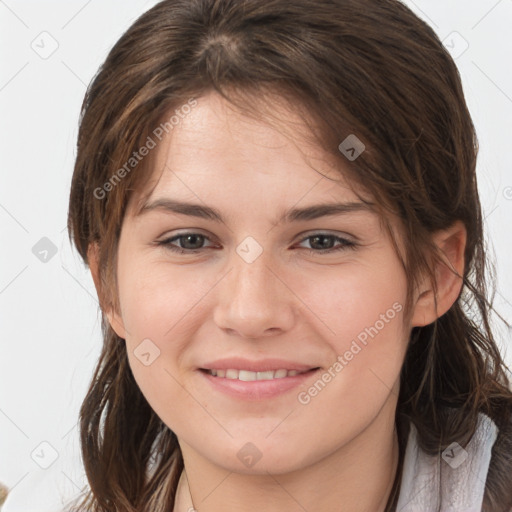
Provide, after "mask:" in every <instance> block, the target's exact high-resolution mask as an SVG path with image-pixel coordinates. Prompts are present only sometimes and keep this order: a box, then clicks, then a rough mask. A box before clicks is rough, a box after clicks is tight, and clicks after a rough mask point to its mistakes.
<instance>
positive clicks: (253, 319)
mask: <svg viewBox="0 0 512 512" xmlns="http://www.w3.org/2000/svg"><path fill="white" fill-rule="evenodd" d="M278 108H279V106H278V105H277V106H276V111H278ZM286 116H287V117H284V116H283V119H289V114H286ZM294 121H295V122H296V123H300V119H295V120H294ZM154 151H156V152H157V158H156V166H155V172H154V181H153V182H152V183H150V185H153V184H155V183H156V187H155V188H154V190H153V191H152V193H151V196H150V197H149V199H148V203H153V205H154V204H155V202H156V201H162V200H164V199H173V200H179V201H186V202H191V203H196V204H200V205H202V206H205V205H207V206H210V207H212V208H215V209H216V210H218V211H219V212H220V213H221V214H222V216H223V220H224V222H219V221H216V220H212V219H203V218H199V217H193V216H187V215H184V214H176V213H174V212H172V211H170V210H168V209H166V208H164V207H163V206H160V207H154V208H149V209H147V210H145V211H144V212H143V213H142V214H137V213H138V212H137V200H138V199H140V197H141V195H140V192H141V191H139V194H136V195H135V196H134V198H133V201H132V202H131V203H130V205H129V208H128V212H127V214H126V217H125V220H124V223H123V228H122V232H121V238H120V243H119V253H118V262H117V263H118V267H117V276H118V290H117V293H118V297H119V303H120V308H119V311H113V310H110V311H107V314H108V317H109V320H110V322H111V325H112V327H113V328H114V329H115V330H116V332H117V334H118V335H119V336H120V337H122V338H124V339H125V340H126V346H127V350H128V356H129V362H130V366H131V368H132V371H133V374H134V376H135V379H136V381H137V383H138V385H139V386H140V389H141V391H142V392H143V394H144V395H145V397H146V398H147V400H148V402H149V404H150V405H151V406H152V408H153V409H154V410H155V412H156V413H157V414H158V415H159V417H160V418H161V419H162V420H163V421H164V422H165V423H166V424H167V425H168V426H169V428H170V429H171V430H173V431H174V432H175V433H176V435H177V436H178V439H179V443H180V447H181V449H182V453H183V457H184V463H185V470H186V474H187V477H188V484H189V487H190V493H191V496H192V500H193V504H194V507H195V508H196V509H197V510H199V511H200V512H203V511H204V512H220V511H221V510H222V511H225V510H238V511H240V512H256V511H258V512H259V511H261V510H265V511H268V512H277V511H279V512H281V511H283V510H287V511H292V512H303V511H304V510H307V511H309V512H313V511H332V512H334V511H336V512H339V511H350V512H368V511H371V512H382V511H384V509H385V505H386V502H387V499H388V496H389V493H390V491H391V487H392V483H393V479H394V476H395V472H396V467H397V461H398V444H397V436H396V429H395V424H394V415H395V410H396V403H397V397H398V391H399V374H400V368H401V365H402V362H403V358H404V356H405V352H406V348H407V342H408V339H409V334H410V330H411V329H412V327H413V326H419V325H426V324H429V323H431V322H432V321H434V320H435V318H437V317H438V316H440V315H442V314H443V313H444V312H445V311H447V310H448V308H449V307H450V306H451V305H452V304H453V302H454V301H455V300H456V298H457V296H458V293H459V291H460V287H461V281H460V279H458V278H457V277H456V276H455V275H454V274H453V273H451V272H450V271H449V270H448V269H447V268H446V267H442V268H440V269H439V271H438V274H437V275H438V279H439V281H438V288H439V291H438V296H437V301H438V304H437V310H436V309H435V307H434V302H433V294H432V289H431V286H430V284H429V283H428V282H426V281H425V283H424V286H423V287H422V288H421V289H419V290H417V291H416V295H415V302H414V306H413V312H412V315H411V318H410V319H409V320H408V321H407V322H406V321H405V320H406V319H405V318H404V316H403V306H405V299H406V287H407V283H406V279H405V275H404V272H403V269H402V267H401V264H400V262H399V259H398V257H397V255H396V253H395V252H394V249H393V246H392V243H391V241H390V240H389V238H388V235H387V233H386V232H385V231H384V230H383V229H382V227H381V224H380V222H379V218H378V217H377V215H376V214H375V213H374V212H372V211H369V210H365V209H357V208H353V209H352V210H350V211H346V212H344V213H341V214H338V215H332V216H323V217H320V218H316V219H313V220H299V221H292V222H287V221H283V222H282V223H279V224H278V223H276V219H278V218H279V217H280V216H281V214H282V213H283V212H284V211H285V210H287V209H290V208H299V207H300V208H304V207H307V206H311V205H317V204H325V203H334V202H336V203H351V204H355V203H360V201H359V199H358V197H357V196H356V195H355V193H354V191H353V190H352V188H351V187H350V186H349V185H348V183H347V182H346V181H345V180H344V179H343V177H342V175H341V174H340V172H339V170H338V171H336V170H335V169H334V168H333V167H332V164H331V163H330V162H329V159H328V158H327V157H326V155H324V154H323V152H322V150H320V149H319V148H316V147H314V146H311V145H309V146H308V144H307V143H306V142H300V143H298V144H294V143H293V142H292V141H291V140H290V139H289V138H288V137H286V136H285V135H283V134H282V133H281V132H280V131H278V130H276V129H275V128H272V127H271V126H270V125H269V124H268V123H265V122H262V121H256V120H254V119H249V118H247V117H244V116H243V115H241V114H239V113H237V112H236V111H234V110H232V109H231V108H230V107H229V106H228V105H227V104H226V103H225V102H224V100H221V99H220V98H219V96H217V95H216V94H209V95H207V96H204V97H201V98H198V105H197V106H196V107H195V108H194V109H193V110H192V112H191V113H190V114H188V115H187V116H186V117H185V118H184V119H182V120H181V121H180V124H179V125H178V126H176V127H174V129H173V130H172V132H170V134H169V135H168V136H167V137H166V138H165V139H164V140H163V141H162V142H161V143H160V144H159V145H158V147H157V148H156V149H155V150H154ZM305 154H307V155H308V159H307V161H306V159H305V157H304V155H305ZM313 167H314V168H313ZM162 169H163V170H164V171H163V173H162V172H161V171H162ZM316 171H321V173H322V174H327V175H329V177H330V178H331V179H326V178H322V175H321V174H319V172H316ZM160 205H162V202H160ZM395 227H396V228H397V230H398V225H395ZM184 233H193V234H196V235H198V236H199V235H203V236H204V237H206V238H204V239H202V238H201V237H200V236H199V238H197V237H196V238H193V237H192V238H189V239H188V244H189V245H188V246H187V245H186V244H187V240H186V239H185V240H184V239H183V238H182V239H174V240H173V241H170V239H171V238H172V237H176V236H177V235H178V234H180V235H183V234H184ZM315 235H317V236H320V235H324V237H327V238H324V239H323V242H324V246H322V245H321V244H322V239H320V240H318V239H315ZM465 236H466V235H465V231H464V228H463V226H462V225H460V224H456V225H454V226H453V227H452V228H451V229H450V230H447V231H443V232H440V233H438V234H437V235H436V239H435V241H436V243H437V244H438V246H439V247H440V248H441V249H442V250H443V251H444V253H445V254H446V258H447V260H449V262H450V264H451V265H452V266H453V267H454V268H455V269H456V270H457V271H458V272H459V273H461V272H462V270H463V248H464V244H465ZM247 237H252V239H253V240H254V241H256V242H257V245H251V246H243V245H242V247H246V248H247V247H249V251H255V250H256V249H255V248H257V247H258V246H259V247H260V248H261V249H262V252H261V254H259V256H258V257H257V258H256V259H255V260H254V261H252V262H251V263H248V262H247V261H246V260H245V259H244V258H242V257H241V256H240V253H238V252H237V248H238V247H239V246H240V244H241V243H242V242H244V241H245V242H246V243H247V240H246V239H247ZM336 237H340V238H339V239H337V238H336ZM185 238H186V237H185ZM166 240H167V243H166V245H163V244H160V245H159V244H158V243H159V242H163V241H166ZM340 240H341V241H340ZM325 242H328V243H327V244H325ZM251 243H253V242H251ZM192 244H194V247H198V248H199V249H198V251H197V252H196V253H190V252H189V253H188V254H179V253H176V252H172V251H171V249H170V247H171V246H174V247H177V248H181V249H184V250H189V251H190V247H192ZM351 244H352V245H351ZM340 246H342V249H341V250H338V251H335V252H331V253H325V250H326V249H330V248H335V247H340ZM322 247H326V249H322ZM187 248H188V249H187ZM253 254H254V252H253ZM95 255H96V252H95V248H94V246H91V250H90V263H91V271H92V273H93V277H94V279H95V282H96V285H97V287H98V290H99V291H100V283H99V280H98V269H97V259H96V256H95ZM372 326H373V328H374V329H375V330H376V331H377V333H376V334H375V333H374V331H371V330H370V331H371V332H372V333H373V334H374V336H369V335H368V331H367V329H369V328H370V327H372ZM381 326H382V327H381ZM364 332H366V333H367V343H366V344H363V343H361V342H359V343H358V345H359V348H360V350H359V351H357V352H355V350H356V349H355V347H354V345H353V342H354V340H358V339H360V338H361V337H363V338H364V335H361V333H364ZM358 336H359V338H358ZM143 340H151V341H150V345H148V346H149V347H157V348H158V350H159V351H160V353H159V356H158V357H156V359H154V361H152V362H151V364H150V365H145V364H142V363H141V360H140V359H139V357H137V355H136V354H137V347H139V346H140V344H141V342H142V341H143ZM146 343H148V342H146ZM151 344H152V345H151ZM347 351H348V352H351V353H352V356H350V355H347ZM235 356H238V357H243V358H245V359H248V360H252V361H261V360H262V359H265V358H280V359H284V360H286V361H291V362H296V363H302V364H306V365H308V366H310V367H315V368H320V370H318V371H317V372H315V373H312V374H310V376H309V378H307V379H306V380H305V381H304V382H303V383H301V384H300V385H299V386H297V387H295V388H293V389H290V390H288V391H286V392H283V393H281V394H279V395H277V396H273V397H271V398H266V399H261V400H247V399H243V398H240V397H234V396H231V395H227V394H226V393H224V392H222V391H219V390H218V389H217V388H216V387H214V386H212V385H211V383H210V381H209V380H208V379H207V378H205V376H204V374H203V373H202V372H201V371H200V370H199V368H202V367H204V365H205V364H206V363H207V362H208V361H212V360H215V359H219V358H225V357H235ZM339 356H341V357H342V358H343V361H344V363H343V364H342V369H341V370H339V371H336V370H335V369H333V365H334V363H335V362H336V361H339V359H338V357H339ZM152 357H153V356H152ZM329 369H331V373H330V375H331V379H330V380H329V382H328V383H326V385H325V386H324V387H322V388H321V389H320V391H318V392H317V393H316V394H315V393H314V392H313V393H310V392H309V391H308V390H310V389H311V387H312V386H314V384H315V382H316V381H317V380H318V379H322V375H324V374H325V373H329ZM333 374H334V375H335V376H334V377H333ZM325 380H327V378H326V379H325ZM300 393H302V395H300ZM299 395H300V396H299ZM300 397H302V401H301V400H300ZM308 397H309V398H308ZM306 402H307V403H306ZM247 443H251V445H250V446H251V448H247ZM244 446H245V448H244ZM252 447H256V450H255V451H254V453H252V455H254V454H255V453H259V454H260V455H261V458H260V459H259V460H258V461H257V462H256V463H255V464H253V465H248V464H247V463H244V462H243V460H242V459H243V457H240V453H242V455H243V454H244V453H245V452H244V450H246V451H247V450H248V449H249V450H254V448H252ZM241 450H242V452H241ZM178 512H181V511H178Z"/></svg>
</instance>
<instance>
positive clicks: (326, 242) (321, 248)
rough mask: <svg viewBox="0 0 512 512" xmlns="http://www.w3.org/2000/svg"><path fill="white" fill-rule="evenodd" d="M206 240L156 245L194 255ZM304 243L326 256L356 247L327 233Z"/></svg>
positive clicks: (183, 238) (196, 236) (192, 236)
mask: <svg viewBox="0 0 512 512" xmlns="http://www.w3.org/2000/svg"><path fill="white" fill-rule="evenodd" d="M206 240H210V239H209V238H208V237H207V236H206V235H202V234H201V233H193V232H189V233H181V234H179V235H175V236H173V237H170V238H166V239H165V240H161V241H159V242H157V245H159V246H163V247H165V248H166V249H168V250H170V251H172V252H176V253H179V254H195V253H197V252H199V251H201V250H202V249H205V248H207V247H204V246H203V244H204V242H205V241H206ZM177 241H178V242H179V246H177V245H176V244H175V242H177ZM306 241H310V242H309V243H310V245H311V246H312V247H313V248H312V249H308V248H306V247H305V249H306V250H307V251H308V252H309V253H311V254H328V253H332V252H336V251H342V250H345V249H355V248H356V247H357V244H356V243H355V242H353V241H351V240H348V239H347V238H343V237H340V236H337V235H332V234H329V233H315V234H313V235H309V236H307V237H306V238H303V239H302V240H301V242H300V243H304V242H306ZM336 242H337V243H338V244H339V245H337V246H334V247H333V243H336Z"/></svg>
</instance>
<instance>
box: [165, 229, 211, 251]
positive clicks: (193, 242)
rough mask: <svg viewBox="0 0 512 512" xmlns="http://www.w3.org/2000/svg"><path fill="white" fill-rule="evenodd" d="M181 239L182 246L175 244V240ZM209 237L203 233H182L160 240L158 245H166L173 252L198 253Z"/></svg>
mask: <svg viewBox="0 0 512 512" xmlns="http://www.w3.org/2000/svg"><path fill="white" fill-rule="evenodd" d="M176 240H179V241H180V245H181V247H177V246H176V245H174V244H173V242H174V241H176ZM205 240H209V238H208V237H207V236H205V235H202V234H201V233H181V234H179V235H176V236H173V237H171V238H166V239H165V240H161V241H160V242H158V245H160V246H164V247H165V248H166V249H169V250H170V251H172V252H177V253H179V254H189V253H196V252H198V251H200V250H201V249H203V247H201V246H202V243H203V242H204V241H205Z"/></svg>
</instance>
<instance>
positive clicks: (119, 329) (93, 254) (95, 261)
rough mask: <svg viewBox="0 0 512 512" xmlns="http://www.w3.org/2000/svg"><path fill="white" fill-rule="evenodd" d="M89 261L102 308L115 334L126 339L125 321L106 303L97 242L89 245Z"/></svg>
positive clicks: (109, 303)
mask: <svg viewBox="0 0 512 512" xmlns="http://www.w3.org/2000/svg"><path fill="white" fill-rule="evenodd" d="M87 260H88V262H89V269H90V270H91V275H92V280H93V281H94V286H95V287H96V293H97V294H98V299H99V301H100V307H101V310H102V311H103V313H104V314H105V315H106V316H107V318H108V321H109V323H110V326H111V327H112V329H114V331H115V333H116V334H117V335H118V336H119V337H120V338H123V339H126V329H125V327H124V323H123V319H122V317H121V315H120V314H119V313H118V312H117V311H115V308H114V306H113V305H112V303H111V302H109V301H108V302H107V301H106V297H107V296H108V294H107V293H106V290H105V289H104V287H103V283H102V282H101V278H100V271H99V262H100V250H99V245H98V243H97V242H92V243H90V244H89V247H88V249H87Z"/></svg>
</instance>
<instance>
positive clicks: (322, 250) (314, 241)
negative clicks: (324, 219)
mask: <svg viewBox="0 0 512 512" xmlns="http://www.w3.org/2000/svg"><path fill="white" fill-rule="evenodd" d="M307 240H311V242H310V245H311V246H312V247H315V246H316V247H317V248H319V250H318V249H307V248H306V250H307V251H308V252H309V253H312V254H329V253H332V252H336V251H343V250H345V249H355V248H356V247H357V244H356V243H355V242H353V241H351V240H348V239H347V238H343V237H340V236H337V235H332V234H329V233H315V234H313V235H309V236H307V237H306V238H304V239H302V241H301V243H303V242H305V241H307ZM333 242H334V243H335V242H339V245H338V246H334V247H333V246H332V245H333Z"/></svg>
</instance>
